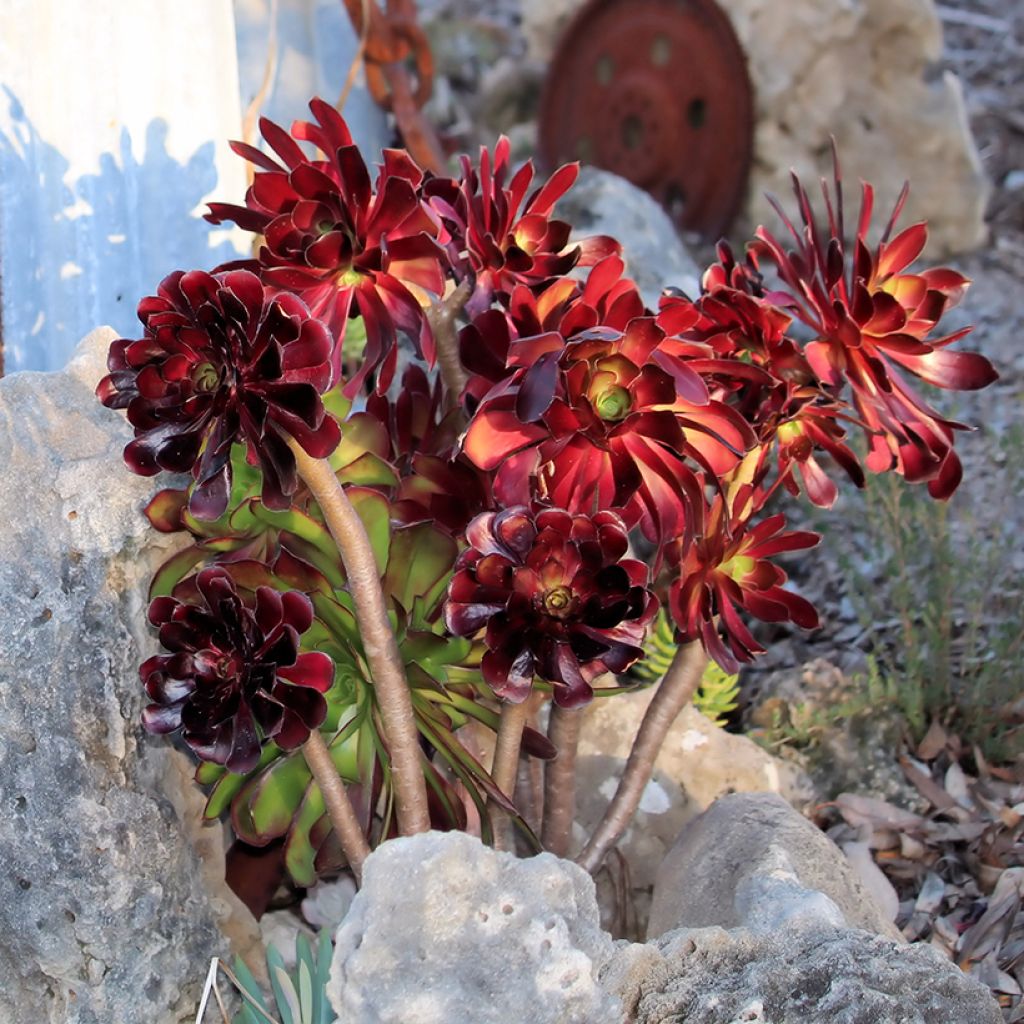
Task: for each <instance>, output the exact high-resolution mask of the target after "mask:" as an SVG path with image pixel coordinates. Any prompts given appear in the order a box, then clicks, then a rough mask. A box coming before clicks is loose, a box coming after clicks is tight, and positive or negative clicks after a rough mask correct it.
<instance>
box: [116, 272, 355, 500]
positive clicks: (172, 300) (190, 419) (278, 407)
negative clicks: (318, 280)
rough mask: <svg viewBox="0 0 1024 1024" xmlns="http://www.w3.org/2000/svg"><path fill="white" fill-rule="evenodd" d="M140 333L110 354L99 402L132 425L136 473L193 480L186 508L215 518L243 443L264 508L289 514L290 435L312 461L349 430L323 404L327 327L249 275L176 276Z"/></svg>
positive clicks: (147, 305)
mask: <svg viewBox="0 0 1024 1024" xmlns="http://www.w3.org/2000/svg"><path fill="white" fill-rule="evenodd" d="M139 319H140V320H141V321H142V324H143V329H144V333H143V336H142V338H140V339H138V340H131V339H126V338H123V339H119V340H118V341H115V342H114V343H113V344H112V345H111V347H110V353H109V356H108V359H107V365H108V368H109V370H110V373H109V374H108V375H107V376H106V377H104V378H103V380H102V381H100V383H99V386H98V387H97V389H96V394H97V396H98V397H99V399H100V401H102V402H103V404H104V405H106V406H107V407H108V408H112V409H124V410H125V412H126V413H127V416H128V422H129V423H131V425H132V426H133V427H134V428H135V439H134V440H133V441H131V442H130V443H129V444H128V446H127V447H126V448H125V452H124V457H125V461H126V462H127V464H128V466H129V468H131V469H132V470H133V471H134V472H136V473H139V474H141V475H143V476H153V475H155V474H157V473H159V472H160V471H161V470H167V471H169V472H175V473H187V472H190V473H192V475H193V477H194V478H195V484H194V487H193V490H192V494H191V496H190V499H189V509H190V511H191V512H192V514H193V515H195V516H196V517H197V518H199V519H216V518H217V517H218V516H220V515H221V514H222V513H223V512H224V510H225V508H226V507H227V503H228V497H229V494H230V492H231V472H232V471H231V446H232V445H233V444H234V443H235V442H242V443H244V444H245V445H246V446H247V449H248V457H249V461H250V462H251V463H253V464H254V465H257V466H258V467H259V468H260V470H261V472H262V475H263V484H262V499H263V502H264V504H265V505H266V506H267V507H268V508H272V509H287V508H289V507H290V501H289V496H290V495H291V494H293V493H294V492H295V489H296V487H297V485H298V478H297V475H296V469H295V457H294V455H293V454H292V452H291V451H290V450H289V448H288V444H287V441H286V438H288V437H291V438H294V439H295V440H296V441H297V442H298V443H299V444H300V445H301V446H302V448H303V449H304V450H305V451H306V452H307V453H308V454H310V455H311V456H313V457H315V458H323V457H325V456H327V455H330V453H331V452H332V451H333V450H334V449H335V448H336V447H337V445H338V441H339V439H340V437H341V432H340V430H339V428H338V424H337V422H336V421H335V420H334V419H333V418H332V417H331V416H330V415H329V414H328V413H327V412H326V410H325V409H324V405H323V402H322V400H321V397H320V395H321V392H323V391H324V390H325V389H326V388H327V387H328V385H329V383H330V377H331V370H330V355H331V347H332V341H331V336H330V333H329V332H328V330H327V328H326V327H325V326H324V325H323V324H322V323H320V322H319V321H318V320H315V319H313V318H312V317H311V316H310V315H309V310H308V309H307V308H306V306H305V304H304V303H303V302H302V301H301V300H300V299H298V298H296V297H295V296H294V295H289V294H275V293H273V292H271V291H269V290H268V289H266V288H265V287H264V285H263V284H262V282H261V281H260V279H259V278H258V277H256V276H255V275H254V274H250V273H249V272H247V271H244V270H236V271H225V272H222V273H218V274H208V273H206V272H205V271H201V270H193V271H189V272H188V273H184V272H182V271H177V272H176V273H173V274H171V275H170V276H169V277H166V278H165V279H164V280H163V281H162V282H161V283H160V287H159V288H158V289H157V294H156V295H153V296H150V297H149V298H145V299H143V300H142V301H141V302H140V303H139Z"/></svg>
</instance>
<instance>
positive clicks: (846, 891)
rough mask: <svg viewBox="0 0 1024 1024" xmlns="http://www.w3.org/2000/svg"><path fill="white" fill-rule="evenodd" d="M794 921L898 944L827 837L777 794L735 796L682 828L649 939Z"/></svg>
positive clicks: (664, 871) (660, 886)
mask: <svg viewBox="0 0 1024 1024" xmlns="http://www.w3.org/2000/svg"><path fill="white" fill-rule="evenodd" d="M797 919H806V920H818V921H830V922H831V923H832V924H833V925H836V926H838V927H842V926H844V925H846V926H850V927H854V928H860V929H864V930H866V931H871V932H877V933H879V934H883V935H887V936H889V937H891V938H898V937H899V932H898V931H897V930H896V928H895V926H894V925H893V923H892V919H891V918H890V917H887V916H886V914H885V913H884V912H883V909H882V908H881V907H880V906H879V905H878V904H877V902H876V901H875V899H874V897H873V895H872V893H871V892H870V891H868V890H867V889H866V887H865V886H864V884H863V882H862V881H861V879H860V877H859V876H858V874H857V872H856V871H855V870H854V869H853V868H852V867H851V865H850V864H849V863H848V861H847V860H846V858H845V857H844V856H843V853H842V851H841V850H840V849H839V848H838V847H837V846H836V845H835V844H834V843H833V842H832V840H831V839H829V838H828V836H826V835H825V834H824V833H823V832H821V831H820V830H819V829H817V828H815V827H814V825H813V824H811V822H809V821H808V820H807V819H806V818H804V817H803V815H801V814H798V813H797V812H796V811H794V810H793V808H792V807H791V806H790V805H789V804H788V803H786V801H785V800H783V799H782V798H781V797H779V796H776V795H775V794H772V793H735V794H732V795H730V796H723V797H721V798H720V799H718V800H716V801H715V803H714V804H712V805H711V807H710V808H708V810H706V811H705V812H704V813H703V814H702V815H701V816H700V817H699V818H697V819H696V820H694V821H691V822H690V823H689V824H688V825H686V826H685V827H684V828H683V830H682V832H681V833H680V835H679V838H678V840H677V841H676V843H675V845H674V846H673V847H672V849H671V850H670V851H669V853H668V855H667V856H666V857H665V860H664V861H663V862H662V865H661V867H660V869H659V870H658V877H657V881H656V883H655V886H654V896H653V900H652V905H651V916H650V921H649V923H648V926H647V934H648V936H650V937H652V938H654V937H657V936H659V935H663V934H664V933H665V932H668V931H671V930H673V929H675V928H703V927H708V926H712V925H718V926H721V927H723V928H733V927H737V926H739V925H745V926H746V927H748V928H751V929H754V930H759V931H773V930H775V929H776V928H779V927H781V926H782V925H784V924H786V923H792V922H793V921H795V920H797Z"/></svg>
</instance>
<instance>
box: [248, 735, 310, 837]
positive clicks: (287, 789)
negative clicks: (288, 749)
mask: <svg viewBox="0 0 1024 1024" xmlns="http://www.w3.org/2000/svg"><path fill="white" fill-rule="evenodd" d="M311 778H312V775H311V773H310V770H309V766H308V765H307V764H306V760H305V758H304V757H303V756H302V753H301V751H295V752H293V753H291V754H289V755H288V756H287V757H282V758H279V759H278V760H276V761H275V762H274V763H273V764H271V765H270V766H268V767H267V768H265V769H264V770H263V771H262V772H260V773H259V774H258V775H256V776H255V777H254V778H252V779H250V780H249V781H248V782H247V783H246V785H245V788H244V789H243V791H242V792H241V793H240V794H239V795H238V798H237V799H236V800H235V801H234V803H233V804H232V807H231V823H232V825H233V826H234V829H235V833H236V834H237V835H238V837H239V838H240V839H242V840H243V841H244V842H247V843H251V844H252V845H253V846H261V845H263V844H265V843H267V842H269V841H270V840H271V839H277V838H278V837H280V836H283V835H284V834H285V833H286V832H287V831H288V826H289V825H290V824H291V822H292V819H293V818H294V817H295V811H296V809H297V808H298V806H299V804H300V803H301V801H302V796H303V794H304V793H305V791H306V787H307V786H308V785H309V781H310V779H311Z"/></svg>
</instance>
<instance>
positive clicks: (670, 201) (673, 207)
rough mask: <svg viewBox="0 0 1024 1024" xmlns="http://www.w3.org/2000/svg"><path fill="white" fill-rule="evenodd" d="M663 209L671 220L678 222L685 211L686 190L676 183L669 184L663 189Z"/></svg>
mask: <svg viewBox="0 0 1024 1024" xmlns="http://www.w3.org/2000/svg"><path fill="white" fill-rule="evenodd" d="M665 208H666V209H667V210H668V212H669V215H670V216H671V217H672V219H673V220H678V219H679V218H680V217H681V216H682V215H683V212H684V211H685V209H686V189H685V188H683V186H682V185H680V184H679V182H678V181H672V182H669V184H668V187H667V188H666V189H665Z"/></svg>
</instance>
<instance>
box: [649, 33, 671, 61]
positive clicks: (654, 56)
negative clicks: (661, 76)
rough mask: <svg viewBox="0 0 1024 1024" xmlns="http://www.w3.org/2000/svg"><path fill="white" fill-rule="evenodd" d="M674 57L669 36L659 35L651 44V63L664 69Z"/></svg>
mask: <svg viewBox="0 0 1024 1024" xmlns="http://www.w3.org/2000/svg"><path fill="white" fill-rule="evenodd" d="M671 56H672V40H671V39H669V37H668V36H665V35H658V36H655V37H654V42H653V43H651V63H652V64H654V65H655V66H656V67H659V68H663V67H664V66H665V65H666V64H667V63H668V62H669V59H670V58H671Z"/></svg>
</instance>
